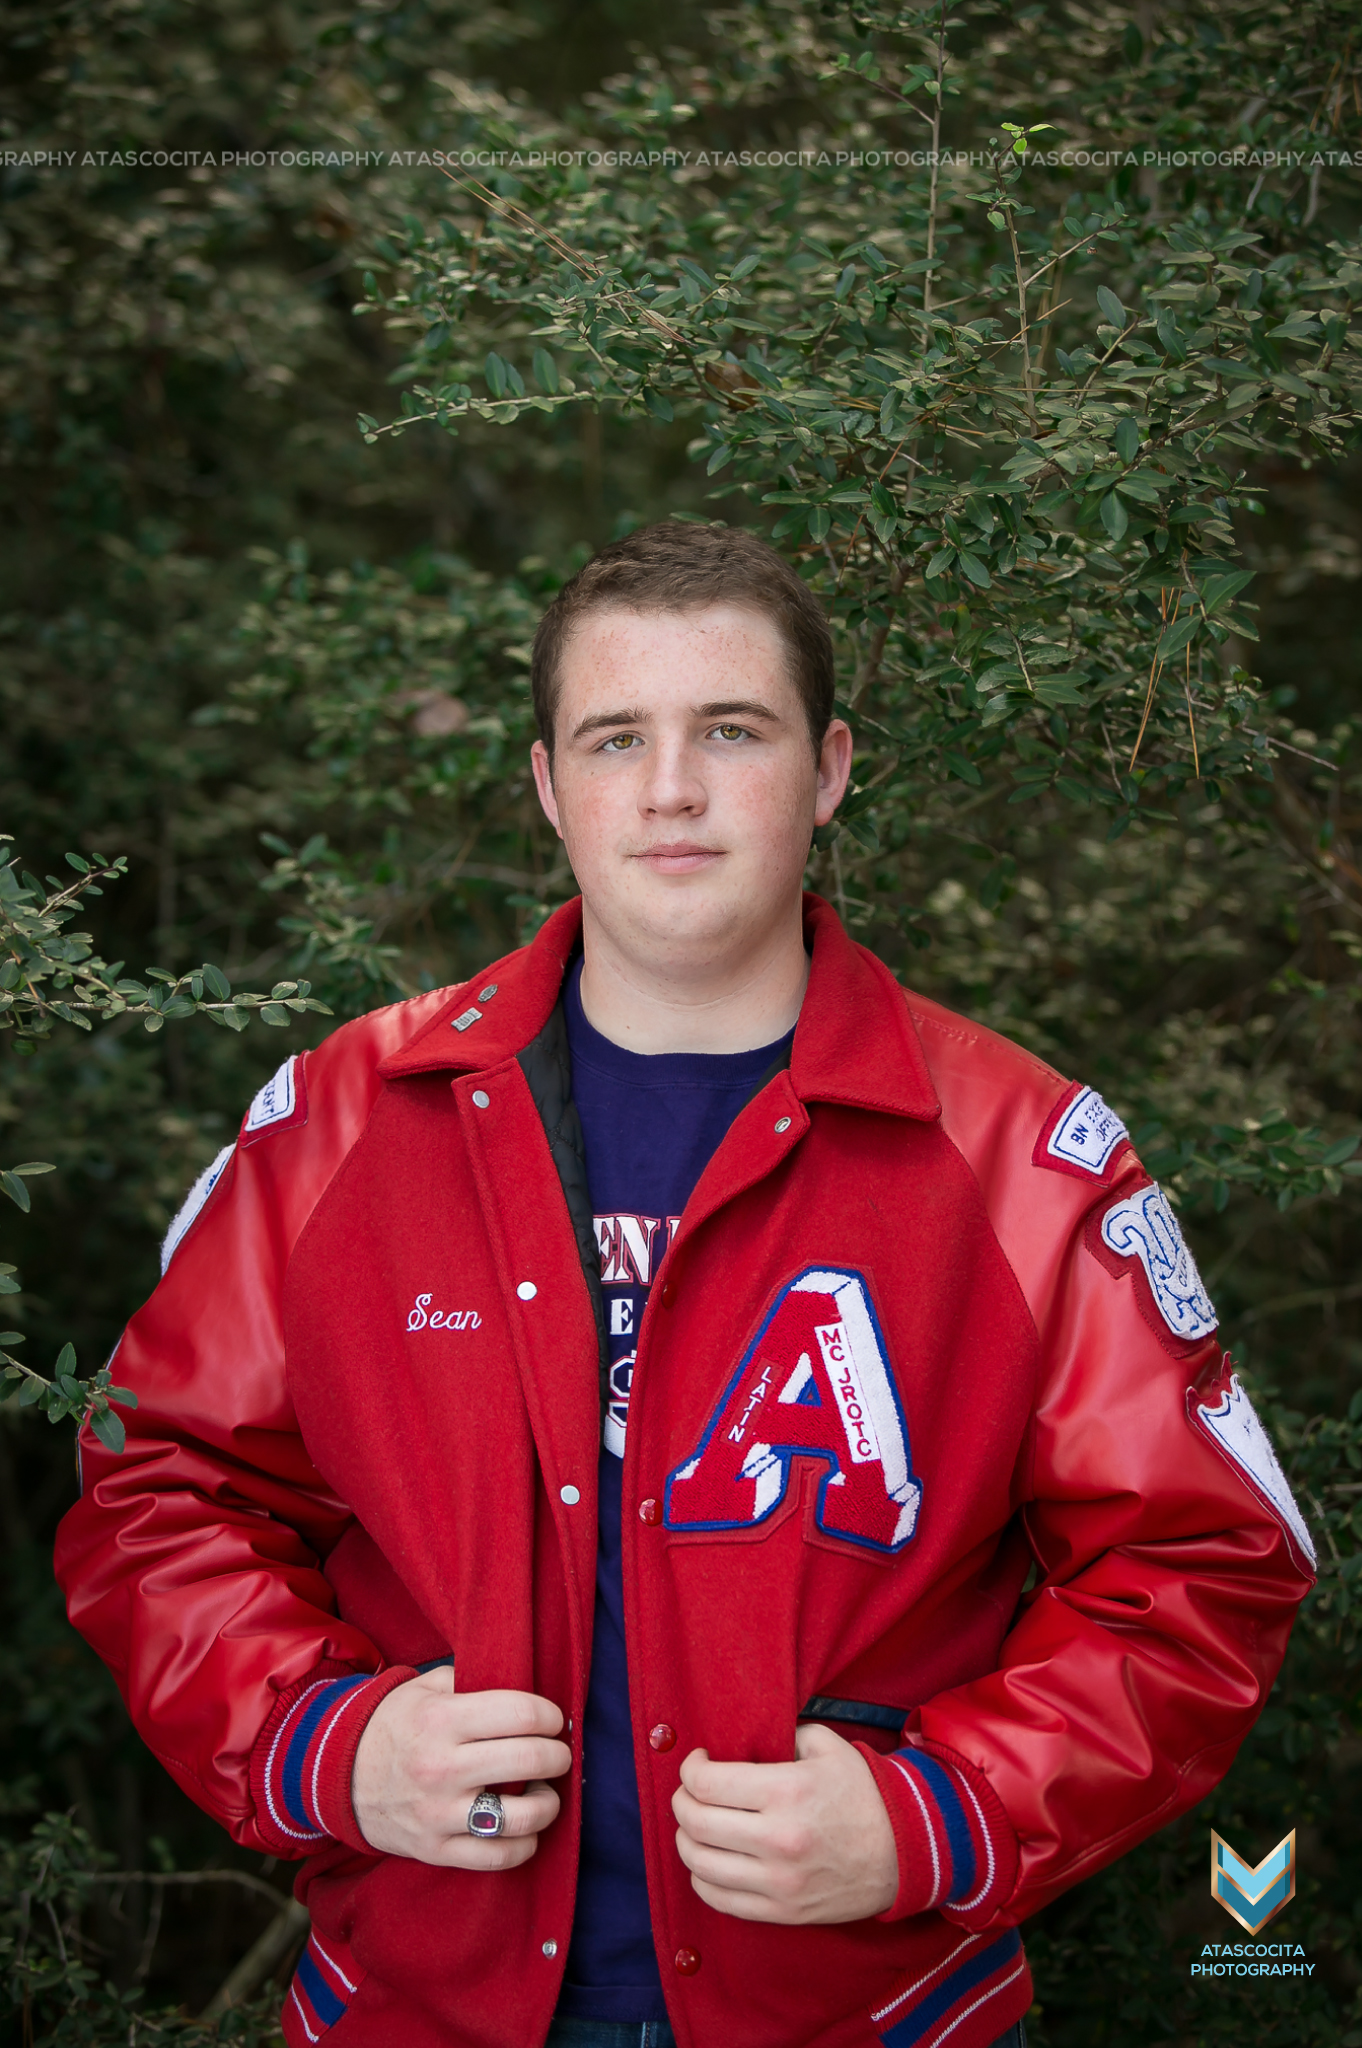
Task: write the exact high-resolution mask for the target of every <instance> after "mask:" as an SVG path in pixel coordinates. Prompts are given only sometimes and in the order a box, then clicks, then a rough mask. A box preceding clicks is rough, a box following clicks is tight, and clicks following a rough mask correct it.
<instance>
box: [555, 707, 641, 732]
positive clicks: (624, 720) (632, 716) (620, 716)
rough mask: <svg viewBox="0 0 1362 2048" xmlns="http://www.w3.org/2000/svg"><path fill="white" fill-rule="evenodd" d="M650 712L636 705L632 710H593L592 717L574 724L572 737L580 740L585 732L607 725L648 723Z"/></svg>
mask: <svg viewBox="0 0 1362 2048" xmlns="http://www.w3.org/2000/svg"><path fill="white" fill-rule="evenodd" d="M647 722H648V714H647V713H646V712H645V711H640V710H639V708H638V706H637V705H635V706H634V708H633V710H632V711H593V713H592V714H591V716H590V718H584V719H583V720H582V722H581V724H580V725H577V726H574V727H573V730H572V737H573V739H575V740H579V739H581V738H582V737H583V735H584V734H585V733H589V732H600V731H601V730H602V729H603V728H604V727H605V726H607V725H646V724H647Z"/></svg>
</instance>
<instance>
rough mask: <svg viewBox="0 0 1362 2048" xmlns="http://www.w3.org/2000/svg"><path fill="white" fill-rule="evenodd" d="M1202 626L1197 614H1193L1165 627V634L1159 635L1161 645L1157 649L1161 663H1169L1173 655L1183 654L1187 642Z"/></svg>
mask: <svg viewBox="0 0 1362 2048" xmlns="http://www.w3.org/2000/svg"><path fill="white" fill-rule="evenodd" d="M1200 624H1201V621H1200V619H1199V618H1198V617H1197V616H1196V613H1195V612H1192V613H1191V614H1189V616H1188V617H1186V618H1182V619H1177V620H1175V621H1174V623H1173V624H1172V625H1171V626H1165V628H1164V630H1163V632H1162V633H1160V635H1159V644H1158V647H1157V649H1156V653H1157V656H1158V659H1159V660H1160V661H1168V660H1169V659H1170V658H1171V657H1172V656H1173V655H1175V654H1181V652H1182V650H1183V648H1184V647H1185V646H1186V645H1187V642H1188V641H1189V640H1190V639H1191V637H1192V635H1193V634H1194V633H1195V632H1196V629H1197V627H1198V626H1199V625H1200Z"/></svg>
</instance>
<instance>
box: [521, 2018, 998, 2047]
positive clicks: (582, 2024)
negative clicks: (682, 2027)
mask: <svg viewBox="0 0 1362 2048" xmlns="http://www.w3.org/2000/svg"><path fill="white" fill-rule="evenodd" d="M544 2048H676V2036H675V2034H674V2033H673V2032H672V2030H671V2028H670V2027H669V2026H668V2025H667V2022H666V2021H665V2020H647V2021H646V2022H645V2023H644V2024H643V2025H642V2026H639V2025H636V2024H629V2023H622V2022H620V2021H618V2020H555V2021H554V2023H553V2025H552V2026H551V2027H550V2028H549V2038H548V2040H547V2041H546V2042H545V2043H544ZM993 2048H1026V2028H1025V2025H1024V2024H1023V2022H1022V2021H1021V2020H1018V2021H1017V2024H1016V2026H1015V2027H1009V2028H1008V2030H1007V2032H1006V2033H1005V2034H1000V2035H999V2036H998V2039H997V2040H996V2041H995V2042H994V2044H993Z"/></svg>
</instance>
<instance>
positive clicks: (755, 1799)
mask: <svg viewBox="0 0 1362 2048" xmlns="http://www.w3.org/2000/svg"><path fill="white" fill-rule="evenodd" d="M792 1769H793V1766H792V1765H790V1764H717V1763H714V1762H713V1761H712V1760H711V1758H710V1755H709V1752H708V1750H704V1749H693V1750H692V1751H691V1753H690V1755H689V1756H688V1757H687V1758H686V1760H685V1762H684V1763H683V1764H682V1766H681V1783H682V1784H683V1785H684V1786H685V1788H686V1790H687V1791H688V1792H689V1793H690V1794H691V1796H692V1797H693V1798H695V1799H700V1800H703V1802H704V1804H705V1805H706V1806H733V1807H740V1808H742V1809H744V1810H745V1811H746V1812H748V1813H761V1812H762V1811H763V1809H764V1808H766V1807H767V1806H770V1805H772V1804H773V1803H774V1802H775V1801H776V1800H777V1799H780V1798H781V1797H783V1796H784V1795H785V1793H786V1792H788V1790H789V1786H788V1783H787V1782H786V1781H788V1778H789V1775H790V1772H791V1770H792Z"/></svg>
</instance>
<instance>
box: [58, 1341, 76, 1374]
mask: <svg viewBox="0 0 1362 2048" xmlns="http://www.w3.org/2000/svg"><path fill="white" fill-rule="evenodd" d="M75 1369H76V1347H75V1345H74V1344H63V1345H62V1347H61V1350H60V1351H59V1352H58V1353H57V1363H56V1365H55V1366H54V1367H53V1371H54V1373H55V1374H56V1376H57V1378H58V1379H60V1378H61V1376H62V1374H63V1373H73V1372H74V1371H75Z"/></svg>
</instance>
